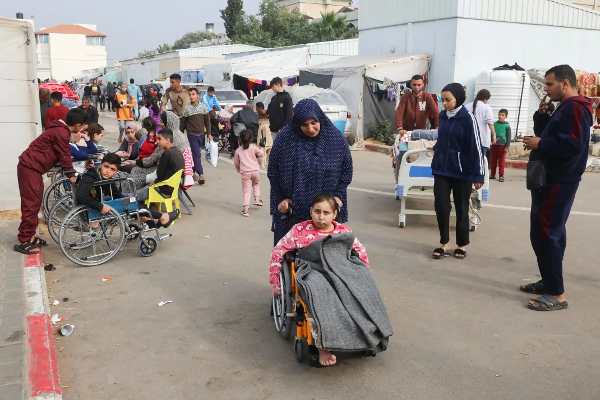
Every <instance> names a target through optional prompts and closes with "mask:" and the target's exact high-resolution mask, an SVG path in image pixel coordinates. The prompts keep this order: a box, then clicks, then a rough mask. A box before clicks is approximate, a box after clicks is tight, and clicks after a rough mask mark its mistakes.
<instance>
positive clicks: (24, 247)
mask: <svg viewBox="0 0 600 400" xmlns="http://www.w3.org/2000/svg"><path fill="white" fill-rule="evenodd" d="M13 250H14V251H16V252H19V253H21V254H25V255H28V256H29V255H32V254H39V252H40V250H39V247H38V246H36V245H35V244H33V243H31V242H23V243H21V244H15V246H14V247H13ZM33 250H37V251H33Z"/></svg>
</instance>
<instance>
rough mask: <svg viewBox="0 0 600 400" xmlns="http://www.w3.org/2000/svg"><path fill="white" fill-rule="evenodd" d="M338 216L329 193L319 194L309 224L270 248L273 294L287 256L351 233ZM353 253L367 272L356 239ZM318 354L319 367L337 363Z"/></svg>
mask: <svg viewBox="0 0 600 400" xmlns="http://www.w3.org/2000/svg"><path fill="white" fill-rule="evenodd" d="M337 213H338V211H337V207H336V201H335V198H334V196H333V195H332V194H330V193H321V194H318V195H317V196H315V198H314V199H313V203H312V207H311V209H310V215H311V220H308V221H305V222H301V223H299V224H296V225H294V226H293V227H292V229H291V230H290V231H289V232H288V233H287V234H286V235H285V236H284V237H283V238H282V239H281V240H280V241H279V242H278V243H277V245H276V246H275V247H274V248H273V251H272V253H271V262H270V267H269V274H270V279H269V283H270V284H271V288H272V290H273V294H275V295H279V294H281V293H280V292H281V289H280V281H279V273H280V272H281V268H282V264H283V261H284V257H285V254H286V253H289V252H292V251H297V250H301V249H303V248H305V247H306V246H308V245H309V244H310V243H312V242H314V241H316V240H319V239H321V238H323V237H326V236H328V235H335V234H341V233H349V232H352V229H350V228H349V227H347V226H345V225H342V224H340V223H337V222H335V221H334V220H335V218H336V216H337ZM352 249H353V250H354V251H356V253H358V257H359V258H360V259H361V260H362V261H363V262H364V263H365V265H366V267H367V268H370V267H369V259H368V257H367V252H366V250H365V247H364V246H363V245H362V244H361V243H360V242H359V241H358V239H355V241H354V244H353V246H352ZM318 351H319V363H320V364H321V365H323V366H331V365H334V364H335V363H336V357H335V355H333V354H332V353H331V352H329V351H327V350H324V349H318Z"/></svg>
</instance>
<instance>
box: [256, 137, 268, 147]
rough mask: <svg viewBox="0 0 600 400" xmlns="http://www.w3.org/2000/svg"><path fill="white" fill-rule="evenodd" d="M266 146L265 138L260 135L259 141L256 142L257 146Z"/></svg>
mask: <svg viewBox="0 0 600 400" xmlns="http://www.w3.org/2000/svg"><path fill="white" fill-rule="evenodd" d="M266 146H267V138H266V137H261V138H260V141H259V142H258V147H266Z"/></svg>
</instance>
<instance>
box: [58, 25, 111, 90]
mask: <svg viewBox="0 0 600 400" xmlns="http://www.w3.org/2000/svg"><path fill="white" fill-rule="evenodd" d="M48 39H49V46H50V62H51V70H52V78H54V79H56V80H57V81H64V80H66V79H69V80H70V79H73V77H74V76H75V75H80V74H81V71H83V70H86V69H93V68H100V67H105V66H106V47H105V46H88V45H86V37H85V35H70V34H62V33H50V34H49V38H48Z"/></svg>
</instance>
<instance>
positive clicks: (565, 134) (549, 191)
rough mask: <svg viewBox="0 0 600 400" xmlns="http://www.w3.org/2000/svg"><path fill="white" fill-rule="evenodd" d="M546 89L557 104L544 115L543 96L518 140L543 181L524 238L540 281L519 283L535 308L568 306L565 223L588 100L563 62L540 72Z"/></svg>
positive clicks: (580, 166) (581, 167) (582, 164)
mask: <svg viewBox="0 0 600 400" xmlns="http://www.w3.org/2000/svg"><path fill="white" fill-rule="evenodd" d="M546 92H547V97H549V99H550V101H554V102H556V101H559V102H560V106H559V107H558V108H557V109H556V111H555V112H554V113H553V114H552V116H550V115H548V114H547V110H548V105H549V101H545V100H546V98H544V99H543V100H542V102H541V103H540V108H539V110H538V111H537V112H536V113H535V114H534V116H533V121H534V127H533V129H534V132H535V137H533V136H532V137H525V138H523V142H524V143H525V145H526V146H527V148H528V149H531V150H532V151H531V155H530V157H529V161H536V160H541V161H542V162H543V164H544V166H545V168H546V185H545V186H544V187H542V188H541V189H538V190H532V191H531V227H530V237H531V245H532V247H533V250H534V252H535V255H536V257H537V262H538V268H539V270H540V276H541V277H542V279H541V280H540V281H538V282H535V283H530V284H528V285H523V286H521V290H522V291H524V292H527V293H533V294H539V295H541V296H540V297H538V298H537V299H535V300H532V301H530V302H529V304H528V306H529V308H531V309H533V310H536V311H553V310H562V309H565V308H567V306H568V303H567V301H566V300H565V294H564V292H565V291H564V285H563V257H564V255H565V248H566V247H567V231H566V227H565V225H566V223H567V219H568V218H569V214H570V212H571V207H572V206H573V201H574V200H575V194H576V193H577V188H578V187H579V182H580V181H581V175H583V173H584V172H585V168H586V164H587V159H588V152H589V145H590V126H591V125H592V115H593V113H592V101H591V100H590V99H588V98H586V97H583V96H578V95H577V77H576V76H575V71H573V68H571V67H570V66H568V65H558V66H556V67H553V68H550V69H549V70H548V71H547V72H546Z"/></svg>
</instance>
